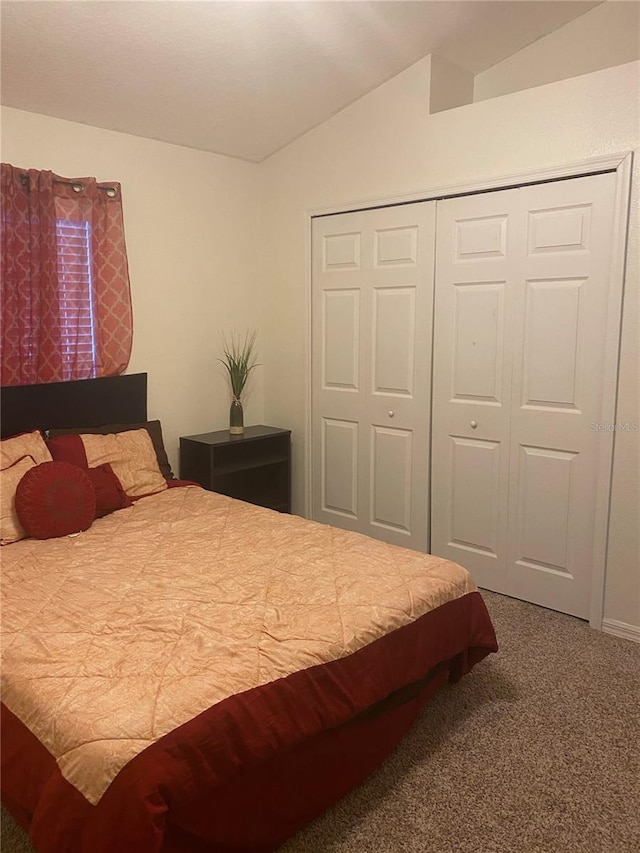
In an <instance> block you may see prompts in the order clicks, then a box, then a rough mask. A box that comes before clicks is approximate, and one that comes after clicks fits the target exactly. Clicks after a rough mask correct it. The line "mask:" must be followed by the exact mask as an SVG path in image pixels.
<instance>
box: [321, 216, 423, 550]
mask: <svg viewBox="0 0 640 853" xmlns="http://www.w3.org/2000/svg"><path fill="white" fill-rule="evenodd" d="M434 228H435V204H434V203H433V202H422V203H419V204H409V205H403V206H400V207H392V208H384V209H380V210H368V211H362V212H357V213H348V214H341V215H336V216H331V217H322V218H318V219H315V220H314V222H313V241H312V263H313V294H312V323H313V356H312V371H313V378H312V397H313V403H312V406H313V414H312V417H313V472H312V476H313V518H314V519H316V520H318V521H323V522H326V523H328V524H333V525H335V526H338V527H345V528H347V529H350V530H356V531H359V532H361V533H366V534H368V535H369V536H373V537H376V538H379V539H384V540H386V541H389V542H393V543H396V544H401V545H405V546H407V547H410V548H416V549H418V550H421V551H427V550H428V547H429V543H428V517H429V507H428V477H429V410H430V393H431V390H430V377H431V326H432V301H433V266H434V257H433V250H434V233H435V232H434Z"/></svg>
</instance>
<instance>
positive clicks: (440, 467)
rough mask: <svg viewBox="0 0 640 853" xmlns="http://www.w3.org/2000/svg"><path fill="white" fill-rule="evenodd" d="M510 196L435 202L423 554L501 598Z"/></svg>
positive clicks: (505, 490) (508, 383)
mask: <svg viewBox="0 0 640 853" xmlns="http://www.w3.org/2000/svg"><path fill="white" fill-rule="evenodd" d="M516 194H517V190H505V191H503V192H495V193H487V194H483V195H477V196H466V197H463V198H455V199H449V200H447V201H444V202H439V203H438V227H437V249H436V257H437V262H436V291H435V323H434V376H433V426H432V429H433V463H432V498H431V500H432V510H431V550H432V553H434V554H438V555H440V556H443V557H448V558H449V559H451V560H454V561H455V562H457V563H460V564H461V565H463V566H465V567H466V568H468V569H469V571H470V572H471V573H472V575H473V576H474V578H475V579H476V581H477V583H478V584H480V585H481V586H484V587H486V588H488V589H494V590H504V586H505V572H506V546H507V512H508V504H509V414H510V412H509V410H510V404H511V368H512V360H511V358H510V356H509V353H510V350H511V348H512V343H511V336H512V334H513V326H512V322H511V320H510V316H511V315H512V314H513V307H512V302H513V295H512V291H511V288H510V287H508V286H507V285H508V283H510V281H511V280H512V279H513V277H514V269H513V260H512V258H511V257H510V254H509V251H508V248H509V245H510V240H511V232H512V229H513V222H512V215H513V214H512V208H513V205H514V201H515V197H516Z"/></svg>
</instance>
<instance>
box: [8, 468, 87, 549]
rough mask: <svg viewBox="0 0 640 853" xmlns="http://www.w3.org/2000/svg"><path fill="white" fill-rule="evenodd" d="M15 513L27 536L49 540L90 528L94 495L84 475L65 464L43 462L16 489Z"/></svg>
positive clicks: (27, 474)
mask: <svg viewBox="0 0 640 853" xmlns="http://www.w3.org/2000/svg"><path fill="white" fill-rule="evenodd" d="M16 513H17V515H18V519H19V521H20V524H21V525H22V526H23V527H24V529H25V532H26V533H27V535H28V536H33V537H34V538H35V539H53V538H55V537H57V536H68V535H69V534H70V533H79V532H80V531H81V530H86V529H87V528H88V527H91V523H92V522H93V520H94V518H95V515H96V491H95V489H94V487H93V485H92V484H91V480H90V479H89V477H88V476H87V474H86V473H85V472H84V471H83V470H82V469H81V468H78V466H77V465H71V464H70V463H69V462H43V463H42V464H41V465H36V467H35V468H31V470H30V471H27V473H26V474H25V475H24V477H23V478H22V479H21V480H20V482H19V483H18V488H17V489H16Z"/></svg>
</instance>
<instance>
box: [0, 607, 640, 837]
mask: <svg viewBox="0 0 640 853" xmlns="http://www.w3.org/2000/svg"><path fill="white" fill-rule="evenodd" d="M485 600H486V601H487V604H488V606H489V609H490V611H491V615H492V618H493V620H494V624H495V627H496V632H497V634H498V640H499V642H500V644H501V648H500V652H499V654H497V655H492V656H491V657H490V658H488V659H486V660H485V661H483V662H482V663H481V664H479V665H478V666H477V667H476V669H475V670H474V671H473V673H472V674H471V675H470V676H467V677H466V678H465V679H463V681H462V682H460V683H459V684H457V685H455V686H453V687H445V688H444V689H443V690H441V691H440V693H439V694H438V695H437V696H435V697H434V699H432V701H431V702H430V703H429V704H428V706H427V708H426V709H425V711H424V712H423V714H422V716H421V717H420V719H419V721H418V722H417V724H416V726H415V727H414V729H413V730H412V731H411V733H410V734H409V735H408V736H407V737H406V738H405V740H404V741H403V743H402V744H401V745H400V746H399V747H398V749H397V750H396V751H395V752H394V754H393V755H392V756H391V757H390V758H389V759H388V761H387V762H386V763H385V764H384V765H383V766H382V767H381V768H380V769H379V770H378V771H377V772H376V773H375V774H374V775H373V776H371V777H370V778H369V779H368V780H367V781H366V782H365V784H363V785H362V786H361V787H360V788H358V789H357V790H355V791H353V792H352V793H351V794H349V795H348V796H347V797H345V798H344V799H343V800H341V801H340V802H339V803H338V804H337V805H336V806H334V807H333V808H332V809H330V810H329V811H328V812H326V813H325V814H324V815H323V816H322V817H321V818H319V819H318V820H317V821H315V822H314V823H313V824H311V825H309V826H307V827H306V828H305V829H303V830H302V831H301V832H299V833H298V834H297V835H296V836H295V837H294V838H292V839H290V841H289V842H287V844H286V845H285V846H284V847H283V848H282V849H281V853H638V851H640V645H638V644H634V643H631V642H629V641H626V640H622V639H618V638H615V637H611V636H607V635H605V634H600V633H597V632H595V631H591V630H590V628H589V627H588V625H586V624H585V623H583V622H580V621H579V620H577V619H572V618H571V617H569V616H564V615H561V614H559V613H554V612H552V611H549V610H544V609H542V608H539V607H535V606H533V605H530V604H525V603H523V602H520V601H515V600H513V599H509V598H505V597H503V596H498V595H495V594H492V593H485ZM3 818H4V819H3V821H2V847H1V849H2V853H32V848H31V846H30V845H29V843H28V841H27V839H26V836H25V834H24V833H23V832H22V831H21V830H20V829H19V828H18V827H17V826H16V824H15V823H14V822H13V820H12V818H11V817H9V816H8V815H7V814H6V813H3ZM60 853H64V851H60ZM114 853H135V851H114Z"/></svg>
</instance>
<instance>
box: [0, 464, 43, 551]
mask: <svg viewBox="0 0 640 853" xmlns="http://www.w3.org/2000/svg"><path fill="white" fill-rule="evenodd" d="M35 467H36V463H35V462H34V461H33V459H32V458H31V457H30V456H24V457H23V458H22V459H19V460H18V461H17V462H14V464H13V465H11V466H10V467H9V468H5V469H4V470H3V471H0V545H9V544H11V542H17V541H18V540H19V539H24V538H25V537H26V535H27V534H26V533H25V532H24V530H23V528H22V525H21V524H20V522H19V521H18V516H17V514H16V489H17V488H18V483H19V482H20V480H21V479H22V478H23V477H24V475H25V474H26V473H27V471H29V470H30V469H31V468H35Z"/></svg>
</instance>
